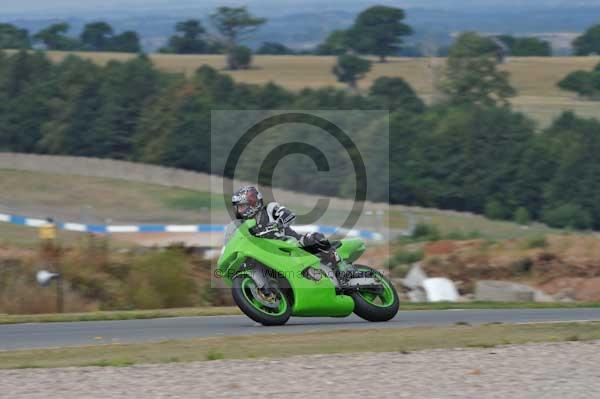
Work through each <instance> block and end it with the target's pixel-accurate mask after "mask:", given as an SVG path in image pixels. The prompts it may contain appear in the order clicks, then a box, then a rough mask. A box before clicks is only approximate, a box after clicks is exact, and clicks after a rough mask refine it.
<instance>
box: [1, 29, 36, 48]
mask: <svg viewBox="0 0 600 399" xmlns="http://www.w3.org/2000/svg"><path fill="white" fill-rule="evenodd" d="M29 48H31V39H30V38H29V32H28V31H27V29H19V28H17V27H16V26H14V25H11V24H0V49H29Z"/></svg>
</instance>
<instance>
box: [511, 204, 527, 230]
mask: <svg viewBox="0 0 600 399" xmlns="http://www.w3.org/2000/svg"><path fill="white" fill-rule="evenodd" d="M513 220H514V221H515V222H516V223H518V224H520V225H522V226H524V225H528V224H529V222H531V215H530V214H529V211H528V210H527V208H525V207H522V206H520V207H518V208H517V210H516V211H515V213H514V215H513Z"/></svg>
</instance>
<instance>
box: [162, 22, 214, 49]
mask: <svg viewBox="0 0 600 399" xmlns="http://www.w3.org/2000/svg"><path fill="white" fill-rule="evenodd" d="M175 31H176V32H178V33H179V35H173V36H171V37H170V38H169V42H168V44H167V46H166V47H163V48H162V49H160V51H161V52H162V53H174V54H214V53H219V52H220V50H221V48H220V46H219V44H218V43H216V42H215V41H214V40H210V38H209V37H208V36H207V34H206V29H205V28H204V26H203V25H202V23H201V22H200V21H199V20H197V19H188V20H186V21H181V22H178V23H177V24H176V25H175Z"/></svg>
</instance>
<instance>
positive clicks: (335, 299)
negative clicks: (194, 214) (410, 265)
mask: <svg viewBox="0 0 600 399" xmlns="http://www.w3.org/2000/svg"><path fill="white" fill-rule="evenodd" d="M255 225H256V221H255V220H252V219H251V220H247V221H245V222H243V223H241V222H234V223H232V224H230V225H229V226H228V227H227V229H226V233H225V246H224V247H223V250H222V252H221V256H220V257H219V260H218V264H217V265H218V270H217V271H216V273H217V276H218V277H221V278H223V279H224V280H225V281H226V282H227V283H228V284H229V285H231V292H232V295H233V299H234V301H235V303H236V304H237V305H238V306H239V308H240V309H241V310H242V312H244V314H246V315H247V316H248V317H249V318H251V319H252V320H254V321H256V322H258V323H261V324H263V325H265V326H275V325H283V324H285V323H286V322H287V321H288V319H289V318H290V317H291V316H303V317H316V316H328V317H346V316H349V315H350V314H351V313H352V312H354V313H355V314H356V315H358V316H360V317H361V318H363V319H365V320H368V321H373V322H376V321H388V320H390V319H392V318H393V317H394V316H395V315H396V313H397V312H398V307H399V300H398V293H397V292H396V289H395V288H394V286H393V285H392V283H391V282H390V280H389V279H387V278H386V277H385V276H384V275H383V274H381V273H380V272H378V271H377V270H375V269H371V268H370V267H367V266H362V265H358V264H353V262H354V261H355V260H356V259H358V258H359V257H360V256H361V255H362V253H363V252H364V250H365V244H364V243H363V242H362V241H361V240H359V239H344V240H341V241H334V242H332V243H331V244H332V246H333V247H334V248H335V249H336V251H337V254H338V255H339V257H340V258H341V262H340V264H339V265H338V270H337V273H336V270H333V267H332V266H331V265H330V264H327V265H326V264H323V263H322V262H321V260H320V258H319V257H318V256H316V255H315V254H313V253H310V252H308V250H307V249H306V248H303V247H301V246H300V245H299V243H298V241H297V240H296V239H294V238H291V237H290V238H288V239H286V240H281V239H278V240H275V239H265V238H257V237H255V236H253V235H252V234H251V233H250V229H251V228H253V227H254V226H255ZM340 272H342V273H349V274H347V276H349V277H348V279H346V280H345V282H344V284H340V282H339V281H338V278H337V277H338V276H339V273H340Z"/></svg>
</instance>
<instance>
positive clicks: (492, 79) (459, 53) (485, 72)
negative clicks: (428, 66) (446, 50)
mask: <svg viewBox="0 0 600 399" xmlns="http://www.w3.org/2000/svg"><path fill="white" fill-rule="evenodd" d="M497 51H498V47H497V45H496V44H495V43H494V42H493V41H491V40H490V39H488V38H484V37H481V36H479V35H478V34H476V33H474V32H467V33H463V34H462V35H460V36H459V37H458V39H457V40H456V42H455V43H454V45H453V46H452V48H451V49H450V54H449V56H448V60H447V66H446V73H445V78H444V80H443V81H442V83H441V89H442V91H443V92H445V93H446V94H447V95H448V96H449V98H450V101H451V102H452V103H455V104H483V105H495V104H496V103H497V102H500V103H503V104H506V103H507V99H508V98H509V97H512V96H514V95H515V94H516V91H515V89H514V88H513V87H512V86H511V85H510V84H509V82H508V73H507V72H504V71H499V70H498V69H497V66H496V62H497Z"/></svg>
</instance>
